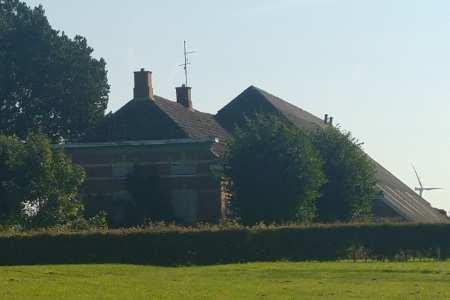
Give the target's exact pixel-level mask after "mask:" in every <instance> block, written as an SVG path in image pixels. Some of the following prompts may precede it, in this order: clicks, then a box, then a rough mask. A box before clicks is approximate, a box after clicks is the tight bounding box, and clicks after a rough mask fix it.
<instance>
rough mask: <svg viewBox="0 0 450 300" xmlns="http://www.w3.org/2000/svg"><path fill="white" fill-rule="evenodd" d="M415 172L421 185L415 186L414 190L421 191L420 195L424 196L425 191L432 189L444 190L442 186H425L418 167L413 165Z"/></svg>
mask: <svg viewBox="0 0 450 300" xmlns="http://www.w3.org/2000/svg"><path fill="white" fill-rule="evenodd" d="M412 167H413V170H414V173H415V174H416V177H417V181H418V182H419V187H415V188H414V190H415V191H417V192H419V196H420V197H421V198H422V194H423V192H424V191H432V190H442V189H443V188H440V187H424V186H423V184H422V181H421V180H420V177H419V174H418V173H417V170H416V168H415V167H414V165H412Z"/></svg>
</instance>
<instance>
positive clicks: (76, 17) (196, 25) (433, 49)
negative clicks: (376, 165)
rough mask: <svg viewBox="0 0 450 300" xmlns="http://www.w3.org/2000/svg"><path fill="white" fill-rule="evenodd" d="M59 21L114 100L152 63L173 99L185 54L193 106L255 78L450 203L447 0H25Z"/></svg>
mask: <svg viewBox="0 0 450 300" xmlns="http://www.w3.org/2000/svg"><path fill="white" fill-rule="evenodd" d="M26 2H27V3H28V4H29V5H31V6H35V5H37V4H42V5H43V6H44V8H45V10H46V13H47V16H48V18H49V20H50V23H51V24H52V26H53V27H54V28H55V29H58V30H61V31H65V32H66V34H68V35H70V36H73V35H75V34H80V35H83V36H85V37H86V38H87V39H88V42H89V44H90V45H91V46H92V47H93V48H94V49H95V52H94V54H95V56H97V57H103V58H105V60H106V61H107V64H108V66H107V68H108V78H109V81H110V84H111V94H110V104H109V110H113V111H114V110H117V109H118V108H119V107H121V106H122V105H123V104H125V103H126V102H127V101H128V100H130V99H131V97H132V87H133V82H132V72H133V71H135V70H138V69H140V68H141V67H144V68H146V69H149V70H152V71H153V78H154V79H153V82H154V89H155V93H157V94H158V95H161V96H164V97H167V98H169V99H173V98H174V95H175V89H174V87H175V86H177V85H179V84H180V83H181V82H182V80H183V71H182V70H181V69H180V68H179V67H177V65H178V64H180V63H182V62H183V53H182V52H183V48H182V47H183V40H187V41H188V43H189V46H190V47H191V48H192V49H194V50H196V51H197V53H196V54H195V55H193V56H192V58H191V61H192V68H191V72H190V74H191V76H190V85H192V87H193V88H192V94H193V104H194V107H195V108H196V109H198V110H201V111H206V112H210V113H215V112H216V111H217V110H218V109H219V108H221V107H222V106H223V105H225V104H226V103H228V102H229V101H230V100H232V99H233V98H234V97H235V96H237V95H238V94H239V93H240V92H241V91H242V90H244V89H245V88H247V87H248V86H249V85H252V84H253V85H256V86H258V87H260V88H262V89H264V90H266V91H268V92H271V93H272V94H275V95H277V96H279V97H281V98H283V99H285V100H287V101H289V102H291V103H293V104H295V105H297V106H299V107H301V108H303V109H305V110H307V111H309V112H311V113H314V114H316V115H317V116H323V114H325V113H329V114H331V115H333V116H334V118H335V122H336V123H340V124H341V126H342V127H343V128H344V129H347V130H350V131H351V132H352V133H353V134H354V135H355V136H356V137H357V138H358V139H359V140H361V141H363V142H364V149H365V150H366V151H367V152H368V153H369V154H370V155H371V156H372V157H373V158H374V159H376V160H377V161H378V162H380V163H381V164H383V165H384V166H385V167H387V168H388V169H389V170H390V171H391V172H392V173H394V174H395V175H397V176H398V177H399V178H401V179H402V180H403V181H404V182H405V183H406V184H408V185H409V186H414V185H416V179H415V176H414V173H413V171H412V168H411V164H412V163H414V164H415V165H416V167H417V169H418V170H419V172H420V174H421V176H422V181H423V182H424V183H425V184H426V185H437V186H441V187H444V188H445V190H444V191H435V192H429V193H426V194H425V198H426V199H427V200H428V201H430V202H431V203H432V204H433V205H434V206H437V207H441V208H444V209H446V210H450V182H449V180H450V157H449V154H450V137H449V132H450V38H449V35H450V2H449V1H444V0H442V1H433V0H429V1H414V0H396V1H393V0H377V1H368V0H367V1H366V0H297V1H293V0H292V1H291V0H285V1H281V0H280V1H264V0H246V1H242V0H241V1H230V0H229V1H170V0H168V1H149V0H132V1H126V2H125V1H108V0H95V1H88V0H78V1H69V0H66V1H60V0H28V1H26Z"/></svg>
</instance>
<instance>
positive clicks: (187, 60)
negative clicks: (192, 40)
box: [179, 41, 195, 86]
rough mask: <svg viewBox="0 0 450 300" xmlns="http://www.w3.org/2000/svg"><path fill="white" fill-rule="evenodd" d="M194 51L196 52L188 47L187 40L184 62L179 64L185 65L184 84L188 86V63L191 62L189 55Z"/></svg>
mask: <svg viewBox="0 0 450 300" xmlns="http://www.w3.org/2000/svg"><path fill="white" fill-rule="evenodd" d="M192 53H195V51H188V50H187V47H186V41H184V64H181V65H179V66H180V67H183V69H184V78H185V81H184V84H185V85H186V86H188V65H190V64H191V62H190V61H189V55H191V54H192Z"/></svg>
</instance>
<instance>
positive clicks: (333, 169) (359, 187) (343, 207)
mask: <svg viewBox="0 0 450 300" xmlns="http://www.w3.org/2000/svg"><path fill="white" fill-rule="evenodd" d="M312 140H313V143H314V146H315V148H316V150H317V152H318V153H319V156H320V158H321V159H322V161H323V162H324V165H323V167H324V172H325V176H326V178H327V180H326V183H325V184H324V186H323V188H322V191H321V197H320V198H319V200H318V201H317V216H318V218H317V220H318V221H321V222H333V221H337V220H339V221H348V220H352V219H361V218H366V217H368V216H370V213H371V210H372V204H373V201H374V198H375V193H376V178H375V168H374V166H373V163H372V162H371V160H370V158H369V157H368V156H367V155H366V154H365V153H364V151H363V150H362V149H361V147H360V144H359V143H358V141H357V140H356V139H355V138H354V137H352V135H351V134H350V132H342V131H341V130H340V129H339V128H335V127H328V128H326V129H324V130H322V129H320V130H317V131H315V132H314V133H313V134H312Z"/></svg>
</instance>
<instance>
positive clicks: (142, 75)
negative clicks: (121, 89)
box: [133, 68, 153, 99]
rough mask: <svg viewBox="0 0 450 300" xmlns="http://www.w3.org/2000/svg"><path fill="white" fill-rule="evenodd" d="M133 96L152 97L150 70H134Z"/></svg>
mask: <svg viewBox="0 0 450 300" xmlns="http://www.w3.org/2000/svg"><path fill="white" fill-rule="evenodd" d="M133 95H134V98H150V99H151V98H153V85H152V72H150V71H145V69H144V68H141V70H140V71H138V72H134V90H133Z"/></svg>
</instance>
